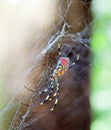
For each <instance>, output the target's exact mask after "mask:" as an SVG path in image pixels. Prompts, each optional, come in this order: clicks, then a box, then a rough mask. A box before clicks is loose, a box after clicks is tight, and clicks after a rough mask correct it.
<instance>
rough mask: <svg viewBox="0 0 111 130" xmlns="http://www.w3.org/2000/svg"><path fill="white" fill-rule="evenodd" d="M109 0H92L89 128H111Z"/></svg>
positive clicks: (110, 14)
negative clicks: (90, 108) (90, 114)
mask: <svg viewBox="0 0 111 130" xmlns="http://www.w3.org/2000/svg"><path fill="white" fill-rule="evenodd" d="M110 5H111V0H109V1H106V0H93V4H92V11H93V16H94V21H93V29H92V30H93V33H92V44H91V46H92V49H93V51H94V55H93V57H94V59H93V61H92V62H93V67H92V73H91V83H92V95H91V105H92V116H93V119H92V125H91V130H111V57H110V56H111V38H110V37H111V7H110Z"/></svg>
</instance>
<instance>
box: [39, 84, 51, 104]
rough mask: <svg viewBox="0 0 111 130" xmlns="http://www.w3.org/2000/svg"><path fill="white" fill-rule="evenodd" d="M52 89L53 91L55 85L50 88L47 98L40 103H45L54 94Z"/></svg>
mask: <svg viewBox="0 0 111 130" xmlns="http://www.w3.org/2000/svg"><path fill="white" fill-rule="evenodd" d="M52 91H53V87H51V89H50V90H49V94H48V95H47V96H46V98H45V99H44V100H43V101H42V102H41V103H40V105H43V104H44V103H46V102H47V101H48V100H49V99H50V97H51V95H52Z"/></svg>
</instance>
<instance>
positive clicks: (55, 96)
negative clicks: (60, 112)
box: [50, 83, 59, 111]
mask: <svg viewBox="0 0 111 130" xmlns="http://www.w3.org/2000/svg"><path fill="white" fill-rule="evenodd" d="M54 98H56V99H55V102H54V105H53V107H52V108H51V109H50V111H53V110H55V108H56V105H57V103H58V99H59V84H58V83H57V87H56V92H55V93H54V95H53V97H52V98H51V100H53V99H54Z"/></svg>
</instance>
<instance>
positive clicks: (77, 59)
mask: <svg viewBox="0 0 111 130" xmlns="http://www.w3.org/2000/svg"><path fill="white" fill-rule="evenodd" d="M79 58H80V57H79V54H78V55H77V58H76V60H75V61H74V62H73V63H72V65H70V66H69V68H72V67H73V66H74V65H75V64H76V63H77V62H78V61H79Z"/></svg>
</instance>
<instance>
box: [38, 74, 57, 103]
mask: <svg viewBox="0 0 111 130" xmlns="http://www.w3.org/2000/svg"><path fill="white" fill-rule="evenodd" d="M50 80H51V84H50V86H49V87H48V88H47V89H45V90H43V91H42V92H41V93H40V94H43V93H44V92H47V91H49V94H48V95H47V96H46V98H45V99H44V100H43V101H42V102H41V103H40V105H43V104H44V103H46V102H47V101H48V100H49V98H50V97H51V95H52V91H53V88H54V81H55V79H54V77H53V76H51V77H50Z"/></svg>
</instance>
